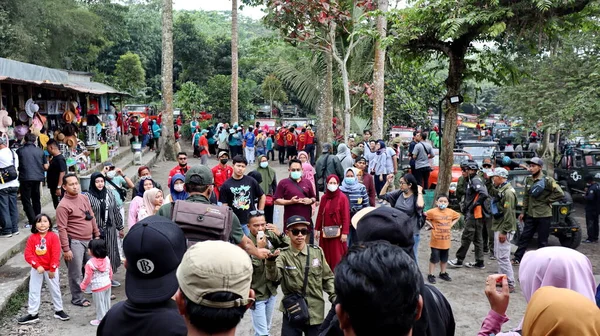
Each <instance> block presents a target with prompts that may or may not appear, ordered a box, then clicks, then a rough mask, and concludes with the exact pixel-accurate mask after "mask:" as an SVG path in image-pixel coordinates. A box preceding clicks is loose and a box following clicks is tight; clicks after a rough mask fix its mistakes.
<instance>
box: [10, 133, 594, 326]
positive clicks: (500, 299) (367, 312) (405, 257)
mask: <svg viewBox="0 0 600 336" xmlns="http://www.w3.org/2000/svg"><path fill="white" fill-rule="evenodd" d="M297 129H298V127H297V126H291V127H288V128H286V127H281V128H279V129H277V128H276V129H274V130H273V132H271V130H269V129H268V128H261V127H260V124H256V125H255V127H248V128H247V130H245V131H244V129H243V128H241V126H238V125H233V126H232V127H229V126H228V125H227V124H216V125H214V127H213V129H212V130H210V131H209V130H200V131H199V132H196V134H195V135H194V140H193V146H194V156H195V157H198V158H199V159H200V163H199V164H196V165H192V164H190V163H189V161H188V155H187V153H186V152H183V151H182V152H179V153H178V154H177V161H178V162H177V165H176V166H175V167H173V169H171V170H170V172H169V178H168V180H167V181H166V187H167V188H164V190H163V187H162V186H161V185H160V183H159V182H158V181H156V179H154V178H153V176H152V172H151V170H150V168H149V167H143V166H142V167H139V169H138V171H137V175H136V176H134V177H133V178H130V177H128V176H127V175H126V174H125V173H124V171H123V170H122V169H121V168H119V167H115V166H114V165H113V164H112V163H111V162H106V163H104V167H103V169H102V170H101V171H100V172H98V173H95V174H93V175H92V176H91V181H90V187H89V190H88V191H86V192H84V193H82V192H81V188H80V185H79V179H78V178H77V176H76V175H74V174H71V173H68V172H66V169H63V164H62V160H61V158H60V156H61V155H60V153H59V152H57V151H55V150H53V148H54V147H53V146H54V144H53V143H52V142H49V143H48V148H49V153H50V155H51V156H52V161H51V162H50V163H49V164H48V163H47V161H46V160H45V156H44V154H43V151H42V152H41V153H40V151H38V148H37V147H36V146H35V145H34V143H35V140H36V139H34V138H26V141H27V143H28V144H29V143H31V146H27V145H26V146H24V147H23V148H22V149H20V150H19V152H18V153H17V154H18V155H15V156H14V158H12V155H11V154H10V153H11V151H10V149H7V147H6V144H3V142H2V138H1V137H0V168H3V167H7V166H9V165H10V164H11V163H12V164H13V165H14V166H15V167H16V168H17V169H18V171H19V173H20V174H19V178H18V179H16V180H14V182H12V181H9V182H8V183H3V184H0V200H2V202H7V201H6V200H8V199H9V198H8V197H5V195H6V194H12V193H13V192H14V194H15V197H16V192H17V189H18V188H19V183H20V185H21V195H22V197H23V193H24V192H23V189H24V187H25V188H35V187H36V186H37V188H38V189H39V183H41V181H43V177H40V176H38V174H36V173H37V172H40V171H41V172H42V173H43V172H44V170H48V174H47V175H48V177H47V179H48V180H47V185H48V187H49V188H50V189H51V191H55V193H53V195H55V196H56V198H55V199H54V198H53V200H55V208H56V223H57V225H56V226H57V231H58V234H56V233H55V232H54V231H53V230H52V228H53V223H52V220H51V217H50V216H48V215H46V214H42V213H40V211H41V210H40V209H39V205H38V204H39V197H38V198H37V201H36V200H35V199H34V198H35V197H36V195H35V193H33V192H31V191H29V194H27V192H25V195H26V197H31V198H32V201H31V202H27V201H23V207H24V210H25V213H26V214H27V218H28V225H30V226H31V231H32V235H31V236H30V237H29V239H28V242H27V247H26V250H25V260H26V261H27V262H28V263H29V264H30V265H31V266H32V269H31V278H30V283H29V287H30V290H29V305H28V306H29V308H28V310H27V315H25V316H23V317H21V318H19V320H18V322H19V323H22V324H27V323H33V322H37V321H38V320H39V315H38V311H39V307H40V295H41V288H42V284H43V282H44V281H46V283H47V287H48V288H49V290H50V292H51V296H52V301H53V305H54V317H56V318H57V319H61V320H68V319H69V316H68V315H67V314H66V313H65V311H64V310H63V305H62V299H61V294H60V286H59V269H60V258H61V254H62V256H63V258H64V260H65V262H66V265H67V278H68V284H69V287H68V288H69V291H70V294H71V303H72V304H73V305H76V306H81V307H88V306H91V305H92V303H93V305H94V307H95V310H96V318H95V319H94V320H91V321H90V324H92V325H95V326H98V335H128V334H133V333H135V334H146V333H148V334H161V335H162V334H164V335H186V334H188V335H203V334H225V335H233V334H234V333H235V328H236V326H237V325H238V323H239V322H240V320H241V318H242V317H243V316H244V314H245V312H246V311H247V310H248V309H250V313H251V315H252V323H253V327H254V330H255V334H256V335H269V334H271V333H272V332H273V331H272V323H271V322H272V318H273V315H274V311H275V305H276V303H277V301H278V300H277V289H278V287H279V286H281V291H282V292H283V297H282V299H281V304H280V306H279V311H281V313H282V314H283V323H282V326H281V335H285V336H287V335H302V334H304V335H411V334H412V335H454V334H455V333H456V330H455V321H454V316H453V313H452V307H451V305H450V303H449V302H448V300H447V299H446V298H445V297H444V295H443V294H442V292H441V291H440V290H438V289H437V288H436V287H435V286H433V284H435V283H436V279H437V277H436V276H435V275H434V270H435V269H436V267H438V265H439V268H440V272H439V274H438V277H439V279H441V280H444V281H452V278H451V277H450V274H449V273H448V271H447V266H450V267H462V266H466V267H472V268H480V269H482V268H484V267H485V254H486V253H488V256H489V259H491V260H497V264H498V274H495V275H492V276H489V277H488V278H487V279H486V282H485V292H486V295H487V296H488V299H489V301H490V308H491V309H490V312H489V313H488V315H487V316H485V317H484V316H482V321H483V324H482V327H481V330H480V332H479V335H492V334H498V333H499V332H500V331H501V328H502V324H503V323H505V322H506V321H507V320H508V317H507V316H506V310H507V308H506V307H507V305H508V302H509V297H510V293H512V292H514V291H515V288H516V284H517V281H519V284H520V288H521V291H522V294H523V295H524V297H525V299H526V300H527V301H528V307H527V310H526V312H525V313H524V318H523V321H522V323H521V324H520V325H519V327H518V328H517V329H516V330H515V331H516V332H520V333H521V334H522V335H538V334H539V333H538V332H539V331H540V330H548V333H546V334H547V335H561V334H560V333H555V334H552V333H551V331H550V330H553V329H552V328H555V329H554V330H576V331H577V332H576V334H577V335H597V334H599V333H600V312H598V311H597V308H596V310H592V309H591V306H590V302H589V301H592V304H593V303H594V302H595V301H594V300H595V293H596V283H595V280H594V277H593V273H592V269H591V263H590V261H589V260H588V259H587V257H585V256H584V255H583V254H581V253H579V252H577V251H574V250H570V249H567V248H563V247H546V246H547V240H548V235H549V217H550V216H551V213H550V208H549V207H548V204H551V203H552V202H554V201H557V200H560V199H561V198H562V197H563V192H562V190H561V188H560V186H559V185H558V184H557V183H556V182H555V181H554V180H553V179H552V178H551V177H548V176H545V175H544V174H543V172H542V167H543V161H542V160H541V159H539V158H533V159H530V160H529V161H528V162H527V163H528V165H529V170H530V172H531V176H530V177H528V179H527V181H526V185H527V187H526V190H525V199H524V201H523V209H524V214H523V215H521V216H522V218H521V219H523V220H524V221H525V226H524V230H523V231H522V232H521V235H520V238H519V240H518V245H519V246H518V249H517V252H516V253H515V254H514V258H513V259H512V260H511V240H512V238H513V234H514V232H515V231H516V229H517V227H516V225H517V217H516V215H515V206H516V195H515V191H514V189H513V188H512V186H511V185H510V183H509V182H508V181H507V178H508V173H507V171H506V169H504V168H502V167H495V168H494V165H493V163H492V162H491V160H486V161H484V162H483V165H482V167H481V168H480V167H479V165H478V164H477V163H476V162H474V161H467V162H464V163H463V164H462V166H461V168H462V170H463V176H462V177H461V179H460V180H459V183H458V186H457V196H458V197H459V199H460V200H461V209H460V212H458V211H455V210H452V209H450V208H449V207H448V204H449V198H448V196H447V195H439V196H438V197H437V199H436V200H435V203H434V204H433V205H434V207H433V208H431V209H429V210H427V211H425V208H426V204H425V200H424V197H423V191H424V189H426V188H427V180H428V173H429V169H427V167H429V166H428V164H429V160H430V159H431V157H432V156H433V155H434V154H433V151H432V150H431V145H430V144H429V143H428V142H426V139H427V135H428V134H427V133H419V132H416V133H415V134H414V139H413V140H414V141H413V142H414V143H413V144H411V147H412V148H411V149H410V152H409V153H410V155H411V158H412V159H413V161H414V162H411V166H413V167H414V168H412V169H411V173H406V174H403V175H402V176H401V177H399V178H398V179H397V180H396V177H397V176H396V175H397V174H398V173H402V172H400V171H399V168H398V152H397V150H395V149H394V148H393V147H392V146H388V145H387V144H386V143H385V141H383V140H373V139H371V133H370V132H369V131H365V132H364V134H363V141H361V142H359V143H354V142H352V143H348V144H346V143H340V144H338V146H337V153H336V154H334V152H333V146H332V145H331V144H329V143H323V144H322V145H321V148H322V153H321V155H319V156H318V157H315V153H314V151H315V147H316V146H315V145H316V140H315V138H314V132H312V129H311V127H310V126H305V127H300V130H299V131H297ZM207 136H208V138H207ZM210 138H212V139H213V140H214V141H211V142H209V139H210ZM269 139H271V141H268V140H269ZM30 140H31V141H30ZM142 141H143V139H142ZM7 150H8V151H7ZM274 150H277V151H278V152H279V156H278V159H275V158H274V153H273V151H274ZM211 154H212V155H216V157H217V159H218V163H217V164H216V165H215V166H214V167H212V168H210V167H208V166H207V163H208V160H207V159H208V155H211ZM9 156H10V158H9ZM55 160H56V161H55ZM63 160H64V158H63ZM277 161H279V163H280V164H284V165H287V168H288V175H286V176H285V177H283V176H280V177H279V179H278V177H277V176H276V173H275V170H274V169H273V167H271V164H273V163H275V162H277ZM426 162H427V163H426ZM34 163H35V167H36V169H39V171H35V170H34V171H30V169H31V166H33V165H34ZM24 164H25V165H26V166H23V165H24ZM22 167H27V172H25V170H24V169H22ZM249 167H253V168H254V169H253V170H252V171H248V170H249V169H248V168H249ZM51 170H52V174H51V173H50V172H51ZM42 176H43V174H42ZM396 181H397V182H396ZM540 181H542V182H540ZM11 182H12V183H11ZM167 189H168V193H167ZM130 190H131V193H132V195H131V198H130V197H129V196H128V193H129V191H130ZM129 198H130V199H131V201H130V202H129V205H128V206H129V208H128V215H127V216H125V211H124V207H125V206H127V202H126V200H127V199H129ZM11 202H12V200H11ZM36 202H37V203H36ZM6 204H7V205H6V209H12V208H11V206H12V205H11V204H9V202H7V203H6ZM0 206H4V203H2V204H0ZM275 206H281V207H283V220H282V223H280V224H283V230H280V229H278V227H277V225H275V224H278V223H275V222H277V221H278V220H279V219H278V218H276V217H275V215H274V210H275ZM15 208H16V198H15ZM2 214H3V215H2V216H3V217H2V223H3V226H2V229H3V231H2V233H3V236H10V235H11V234H17V232H18V223H16V222H15V221H13V219H12V218H11V217H10V216H12V210H11V211H8V212H7V211H3V212H2ZM461 217H463V218H464V221H465V223H466V224H465V225H466V226H465V229H464V230H463V233H462V238H461V246H460V248H459V249H458V251H457V252H456V258H455V259H452V260H449V250H450V247H451V229H452V227H453V226H454V225H455V224H456V223H457V222H458V221H459V220H460V219H461ZM313 218H314V220H313ZM423 230H430V231H431V234H430V241H429V246H430V250H431V253H430V259H429V261H430V262H429V265H428V266H429V268H428V273H427V275H426V277H425V278H426V279H427V281H428V282H429V283H427V284H426V283H425V282H424V281H423V275H422V274H421V272H420V271H419V265H418V260H419V259H418V250H419V244H420V241H421V238H420V236H421V232H422V231H423ZM534 233H537V234H538V250H537V251H532V252H528V253H525V252H526V250H527V246H528V244H529V242H530V240H531V239H532V237H533V234H534ZM590 238H593V237H590ZM596 239H597V238H596ZM219 240H220V241H219ZM471 243H473V244H474V245H475V260H474V262H465V259H466V257H467V252H468V251H469V250H470V245H471ZM235 245H237V246H235ZM206 255H210V256H211V258H206V257H204V256H206ZM122 265H124V272H125V279H126V286H125V287H126V288H125V289H126V295H127V299H126V300H125V301H122V302H118V303H116V304H114V305H112V307H111V299H114V295H112V293H111V288H112V287H118V286H121V284H120V283H119V282H118V281H116V280H114V279H113V275H114V274H116V273H117V272H119V271H123V270H121V266H122ZM514 266H519V269H518V274H519V277H518V280H517V278H516V277H515V271H514V270H513V267H514ZM565 275H566V279H565ZM482 280H483V279H482ZM482 282H483V281H482ZM482 285H483V284H482ZM548 286H553V287H557V288H547V287H548ZM542 287H543V288H542ZM482 288H483V286H482ZM538 289H539V290H538ZM86 292H87V293H91V294H92V302H90V300H89V299H87V298H86V296H85V295H84V293H86ZM574 292H576V293H574ZM324 293H326V294H327V296H325V295H324ZM549 296H550V297H553V296H554V297H559V298H560V300H557V299H553V298H549ZM326 299H328V300H329V301H330V302H331V303H332V308H331V310H330V311H329V312H326V311H325V300H326ZM561 302H564V303H565V305H564V306H561ZM567 307H574V308H573V310H572V311H568V312H567V311H566V310H565V309H570V308H567ZM546 308H547V309H546ZM561 312H564V313H565V314H567V313H569V314H573V313H575V312H580V313H583V312H585V314H587V315H586V316H589V318H588V319H586V320H585V321H580V323H575V324H574V323H569V322H566V321H565V320H564V319H561V318H560V314H561ZM565 323H566V324H565ZM568 328H572V329H568ZM533 331H535V333H534V332H533ZM546 334H544V333H542V335H546Z"/></svg>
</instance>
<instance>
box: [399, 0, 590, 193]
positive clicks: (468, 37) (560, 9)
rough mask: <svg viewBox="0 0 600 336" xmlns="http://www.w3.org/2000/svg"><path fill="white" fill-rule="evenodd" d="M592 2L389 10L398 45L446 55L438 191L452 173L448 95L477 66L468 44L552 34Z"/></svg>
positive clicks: (423, 5)
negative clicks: (446, 69) (473, 65)
mask: <svg viewBox="0 0 600 336" xmlns="http://www.w3.org/2000/svg"><path fill="white" fill-rule="evenodd" d="M591 1H592V0H566V1H562V0H540V1H506V0H500V1H495V2H487V3H484V4H482V3H481V2H480V1H479V0H458V1H455V0H434V1H428V0H419V1H417V2H416V3H414V4H413V6H412V7H409V8H405V9H402V10H396V11H391V12H390V16H389V19H390V21H391V23H392V24H391V28H392V29H393V31H394V37H395V38H396V39H397V40H398V41H397V42H398V43H397V45H398V46H399V47H400V48H402V49H404V50H407V51H408V52H409V53H413V54H414V53H418V54H420V55H443V56H444V57H446V58H447V59H448V76H447V78H446V81H445V84H446V96H445V100H446V106H447V108H446V110H445V111H444V114H445V122H444V129H443V139H442V145H441V149H440V150H441V154H440V160H439V161H440V173H439V179H438V184H437V187H436V193H438V194H446V193H447V192H448V188H449V186H450V180H451V177H452V174H451V169H452V163H453V149H454V142H455V137H456V129H457V125H456V119H457V112H458V108H459V104H457V103H451V102H450V101H449V98H450V97H456V96H459V95H460V94H461V90H462V86H463V82H464V80H465V78H467V77H468V76H470V75H473V74H474V73H476V72H477V70H480V69H481V68H479V69H475V68H473V67H470V63H472V62H467V61H466V60H467V57H468V56H470V55H472V54H474V53H476V52H477V49H476V48H475V47H474V46H473V44H472V43H473V42H474V41H492V40H494V39H495V38H497V37H502V38H498V39H496V42H498V44H499V45H501V46H502V45H507V44H509V43H510V42H507V41H513V40H516V39H520V40H521V41H523V40H525V37H527V36H531V35H536V36H538V34H539V36H541V35H543V34H545V33H551V29H547V28H548V27H559V26H560V23H559V22H560V21H561V20H569V21H573V20H581V19H582V17H585V15H581V16H579V15H573V16H570V14H574V13H579V12H581V11H583V10H584V9H585V8H586V6H587V5H588V4H589V3H590V2H591ZM570 23H572V22H570ZM524 36H525V37H524ZM487 66H488V67H490V65H489V64H488V65H487ZM483 68H484V69H485V67H483Z"/></svg>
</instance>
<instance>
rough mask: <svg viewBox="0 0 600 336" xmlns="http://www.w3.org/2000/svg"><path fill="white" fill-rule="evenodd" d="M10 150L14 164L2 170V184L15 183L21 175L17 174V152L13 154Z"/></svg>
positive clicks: (0, 182)
mask: <svg viewBox="0 0 600 336" xmlns="http://www.w3.org/2000/svg"><path fill="white" fill-rule="evenodd" d="M9 150H10V153H11V154H12V161H13V164H12V165H10V166H8V167H5V168H0V184H4V183H7V182H10V181H14V180H16V179H17V177H18V176H19V174H17V168H16V167H15V152H13V151H12V150H11V149H9Z"/></svg>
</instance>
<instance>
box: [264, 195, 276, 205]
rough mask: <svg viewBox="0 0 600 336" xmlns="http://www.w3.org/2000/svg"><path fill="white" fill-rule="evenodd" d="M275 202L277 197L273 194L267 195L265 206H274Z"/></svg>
mask: <svg viewBox="0 0 600 336" xmlns="http://www.w3.org/2000/svg"><path fill="white" fill-rule="evenodd" d="M274 204H275V199H274V198H273V195H267V196H266V198H265V206H273V205H274Z"/></svg>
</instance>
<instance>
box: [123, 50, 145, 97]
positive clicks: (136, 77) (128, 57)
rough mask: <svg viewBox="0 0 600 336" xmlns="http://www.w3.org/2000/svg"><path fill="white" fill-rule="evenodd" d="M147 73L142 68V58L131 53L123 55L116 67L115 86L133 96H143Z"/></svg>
mask: <svg viewBox="0 0 600 336" xmlns="http://www.w3.org/2000/svg"><path fill="white" fill-rule="evenodd" d="M145 82H146V71H145V70H144V68H143V67H142V61H141V60H140V56H139V55H137V54H134V53H131V52H127V53H126V54H124V55H122V56H121V57H120V58H119V60H118V61H117V64H116V65H115V84H116V85H117V88H118V89H120V90H123V91H127V92H129V93H130V94H131V95H133V96H139V95H143V92H142V88H144V87H145Z"/></svg>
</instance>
